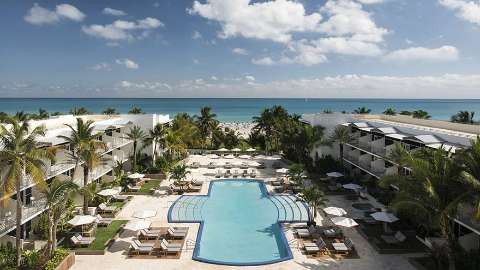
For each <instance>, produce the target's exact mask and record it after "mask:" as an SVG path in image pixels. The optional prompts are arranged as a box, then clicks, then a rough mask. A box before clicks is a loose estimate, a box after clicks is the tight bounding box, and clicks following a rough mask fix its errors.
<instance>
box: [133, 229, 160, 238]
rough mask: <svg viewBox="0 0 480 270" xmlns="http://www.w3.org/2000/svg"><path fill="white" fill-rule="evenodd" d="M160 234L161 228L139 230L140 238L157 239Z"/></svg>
mask: <svg viewBox="0 0 480 270" xmlns="http://www.w3.org/2000/svg"><path fill="white" fill-rule="evenodd" d="M159 236H160V230H146V229H144V230H140V231H139V232H138V239H143V240H156V239H158V237H159Z"/></svg>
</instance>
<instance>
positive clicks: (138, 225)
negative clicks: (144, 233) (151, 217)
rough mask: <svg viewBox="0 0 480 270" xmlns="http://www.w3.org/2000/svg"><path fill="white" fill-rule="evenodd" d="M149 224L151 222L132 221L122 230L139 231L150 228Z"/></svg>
mask: <svg viewBox="0 0 480 270" xmlns="http://www.w3.org/2000/svg"><path fill="white" fill-rule="evenodd" d="M151 224H152V222H151V221H148V220H138V219H134V220H130V221H129V222H128V223H127V224H126V225H125V227H123V228H124V229H125V230H130V231H140V230H145V229H148V228H150V225H151Z"/></svg>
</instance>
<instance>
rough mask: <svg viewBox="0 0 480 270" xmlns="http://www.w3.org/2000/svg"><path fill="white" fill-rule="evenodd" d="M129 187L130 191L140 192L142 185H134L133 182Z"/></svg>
mask: <svg viewBox="0 0 480 270" xmlns="http://www.w3.org/2000/svg"><path fill="white" fill-rule="evenodd" d="M127 189H128V191H130V192H138V191H140V187H137V186H132V185H131V184H128V186H127Z"/></svg>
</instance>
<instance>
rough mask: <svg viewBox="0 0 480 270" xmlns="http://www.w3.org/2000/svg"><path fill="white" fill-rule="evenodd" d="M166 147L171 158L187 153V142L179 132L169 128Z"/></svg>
mask: <svg viewBox="0 0 480 270" xmlns="http://www.w3.org/2000/svg"><path fill="white" fill-rule="evenodd" d="M163 143H164V145H163V147H164V149H165V152H166V153H167V155H168V157H169V158H170V159H176V158H177V157H178V156H179V155H180V156H181V155H183V154H185V143H184V142H183V140H182V138H181V137H180V135H179V133H177V132H175V131H173V130H171V129H168V132H167V135H166V136H165V140H164V142H163Z"/></svg>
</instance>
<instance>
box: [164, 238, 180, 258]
mask: <svg viewBox="0 0 480 270" xmlns="http://www.w3.org/2000/svg"><path fill="white" fill-rule="evenodd" d="M160 249H161V250H162V251H163V252H164V254H165V255H168V254H175V255H177V254H178V253H180V252H181V251H182V245H181V244H174V243H169V242H168V241H167V240H165V239H162V240H161V241H160Z"/></svg>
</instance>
